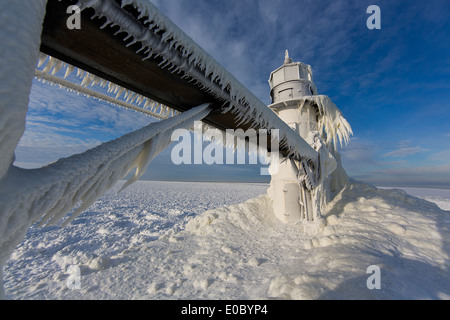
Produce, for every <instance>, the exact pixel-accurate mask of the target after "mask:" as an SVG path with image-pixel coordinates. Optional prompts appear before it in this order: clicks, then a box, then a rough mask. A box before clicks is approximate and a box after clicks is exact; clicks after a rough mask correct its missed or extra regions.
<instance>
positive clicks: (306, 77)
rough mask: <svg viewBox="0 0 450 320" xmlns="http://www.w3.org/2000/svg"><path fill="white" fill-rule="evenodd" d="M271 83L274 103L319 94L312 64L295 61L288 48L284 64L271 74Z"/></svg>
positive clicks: (271, 94)
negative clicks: (314, 80)
mask: <svg viewBox="0 0 450 320" xmlns="http://www.w3.org/2000/svg"><path fill="white" fill-rule="evenodd" d="M269 85H270V96H271V98H272V103H277V102H281V101H284V100H292V99H296V98H301V97H302V96H310V95H315V94H317V89H316V86H315V85H314V82H313V76H312V70H311V66H309V65H307V64H304V63H301V62H294V61H293V60H292V59H291V58H290V57H289V52H288V51H287V50H286V54H285V59H284V64H283V65H282V66H281V67H279V68H278V69H276V70H274V71H273V72H272V73H271V74H270V78H269Z"/></svg>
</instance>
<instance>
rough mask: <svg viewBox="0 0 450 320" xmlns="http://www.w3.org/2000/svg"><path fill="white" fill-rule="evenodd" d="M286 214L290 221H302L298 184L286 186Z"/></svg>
mask: <svg viewBox="0 0 450 320" xmlns="http://www.w3.org/2000/svg"><path fill="white" fill-rule="evenodd" d="M283 191H284V214H285V215H286V219H287V220H288V221H299V220H301V211H300V201H299V197H300V188H299V185H298V183H287V184H286V185H285V186H284V190H283Z"/></svg>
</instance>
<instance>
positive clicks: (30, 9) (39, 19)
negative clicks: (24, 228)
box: [0, 0, 47, 299]
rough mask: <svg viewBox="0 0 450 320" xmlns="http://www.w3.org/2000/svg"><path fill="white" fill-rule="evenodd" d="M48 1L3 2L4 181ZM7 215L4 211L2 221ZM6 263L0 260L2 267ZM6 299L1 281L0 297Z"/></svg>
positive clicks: (20, 129) (0, 116)
mask: <svg viewBox="0 0 450 320" xmlns="http://www.w3.org/2000/svg"><path fill="white" fill-rule="evenodd" d="M46 4H47V0H33V1H27V0H16V1H1V2H0V12H1V19H0V34H1V37H0V38H1V39H2V40H1V41H0V54H1V59H0V184H2V182H3V180H4V178H5V176H6V175H7V173H8V170H9V169H10V167H11V165H12V163H13V162H14V151H15V149H16V147H17V144H18V143H19V140H20V138H21V137H22V135H23V133H24V131H25V121H26V114H27V111H28V102H29V96H30V92H31V85H32V81H33V77H34V68H35V67H36V62H37V60H38V57H39V47H40V43H41V33H42V23H43V21H44V17H45V7H46ZM0 201H1V199H0ZM5 218H6V217H4V212H0V222H2V221H3V220H4V219H5ZM4 262H5V261H3V260H0V268H3V263H4ZM1 274H2V273H1V272H0V276H1ZM4 298H5V294H4V290H3V283H1V284H0V299H4Z"/></svg>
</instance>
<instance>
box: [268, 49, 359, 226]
mask: <svg viewBox="0 0 450 320" xmlns="http://www.w3.org/2000/svg"><path fill="white" fill-rule="evenodd" d="M269 84H270V88H271V92H270V95H271V97H272V104H271V105H270V106H269V108H270V109H272V110H274V111H275V112H276V113H277V115H278V116H279V117H280V118H281V119H282V120H283V121H285V122H286V123H287V124H288V125H289V126H290V127H291V128H292V129H293V130H294V131H295V132H296V133H298V134H299V135H300V136H301V137H302V138H303V139H305V141H307V142H308V144H309V145H310V146H311V147H312V148H313V149H314V150H315V151H316V152H317V153H318V161H316V162H311V161H309V162H308V161H306V160H305V159H301V160H298V159H294V158H289V157H280V163H279V164H278V170H277V172H274V173H273V174H272V181H271V185H270V188H269V190H268V193H269V196H270V198H271V199H272V200H273V210H274V213H275V215H276V216H277V217H278V218H279V219H280V220H281V221H284V222H286V223H287V222H289V223H299V222H302V223H303V225H304V228H305V231H308V232H310V231H311V232H317V231H319V230H320V229H321V220H322V217H321V212H322V210H323V209H324V208H325V206H326V204H327V202H328V201H330V200H331V199H332V198H333V197H334V195H335V194H336V193H337V192H338V191H340V190H341V189H342V187H343V186H344V185H345V184H346V182H347V178H346V174H345V171H344V169H343V168H342V165H341V163H340V159H339V153H338V152H337V142H338V141H339V142H340V144H341V145H342V144H347V143H348V141H349V138H350V135H352V129H351V127H350V125H349V123H348V122H347V120H345V118H344V117H343V116H342V113H341V111H340V110H339V109H338V108H337V107H336V105H335V104H334V103H333V102H332V101H331V99H330V98H329V97H327V96H323V95H317V88H316V86H315V84H314V82H313V77H312V69H311V67H310V66H309V65H306V64H304V63H301V62H294V61H293V60H292V59H291V58H290V57H289V53H288V51H287V50H286V55H285V59H284V64H283V65H282V66H281V67H279V68H277V69H276V70H274V71H273V72H272V73H271V75H270V78H269ZM271 165H272V166H273V164H271Z"/></svg>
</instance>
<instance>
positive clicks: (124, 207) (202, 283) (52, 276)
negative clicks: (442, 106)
mask: <svg viewBox="0 0 450 320" xmlns="http://www.w3.org/2000/svg"><path fill="white" fill-rule="evenodd" d="M121 184H122V183H119V184H118V185H117V186H116V187H115V188H114V189H113V190H111V191H110V192H108V193H107V194H106V195H105V196H103V197H102V198H101V199H100V200H98V201H97V202H96V203H95V204H94V205H93V206H92V207H91V208H90V209H89V210H88V211H87V212H85V213H84V214H83V215H81V216H80V217H79V218H77V219H76V220H75V221H74V222H73V223H72V224H71V225H70V226H68V227H66V228H58V227H45V228H36V227H32V228H31V229H30V230H29V232H28V235H27V237H26V239H24V241H23V242H22V243H21V244H20V245H19V247H18V248H17V249H16V250H15V251H14V253H13V255H12V256H11V258H10V259H9V261H8V262H7V264H6V265H5V267H4V284H5V290H6V295H7V298H9V299H361V298H362V299H450V270H449V269H450V268H449V266H450V265H449V255H450V212H449V211H444V210H450V191H449V190H431V189H414V190H412V189H406V190H407V191H408V192H410V193H411V194H415V195H417V196H419V197H421V198H424V199H427V200H430V201H433V202H435V203H436V204H437V205H439V206H440V207H441V208H442V209H441V208H439V207H438V206H437V205H436V204H434V203H431V202H428V201H424V200H421V199H419V198H415V197H412V196H410V195H408V194H406V193H405V192H403V191H400V190H385V189H376V188H374V187H371V186H368V185H366V184H362V183H356V182H354V183H352V184H351V185H350V186H349V187H348V188H346V189H345V190H344V191H343V192H342V193H341V194H339V195H338V196H337V197H336V198H335V200H334V201H333V202H332V203H330V204H329V208H328V211H327V212H326V213H325V214H324V216H325V220H326V227H325V228H324V229H323V231H322V232H321V233H319V234H315V235H311V234H306V233H305V232H303V231H302V228H301V226H300V225H295V226H286V225H282V224H280V223H279V222H278V221H276V220H275V219H274V217H273V214H272V212H271V209H270V200H269V199H268V198H267V197H266V196H265V193H266V190H267V188H268V185H262V184H230V183H220V184H217V183H181V182H149V181H140V182H137V183H135V184H134V185H131V186H130V187H129V188H128V189H125V190H124V191H123V192H122V193H120V194H117V190H118V189H119V188H120V185H121ZM248 199H250V200H248ZM247 200H248V201H247ZM371 265H377V266H379V268H380V271H381V277H380V283H381V289H379V290H377V289H373V290H369V289H368V288H367V279H368V278H369V277H370V276H371V274H368V273H367V269H368V267H369V266H371ZM74 266H75V267H74ZM77 270H78V271H80V273H79V276H78V274H77V272H76V271H77Z"/></svg>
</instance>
